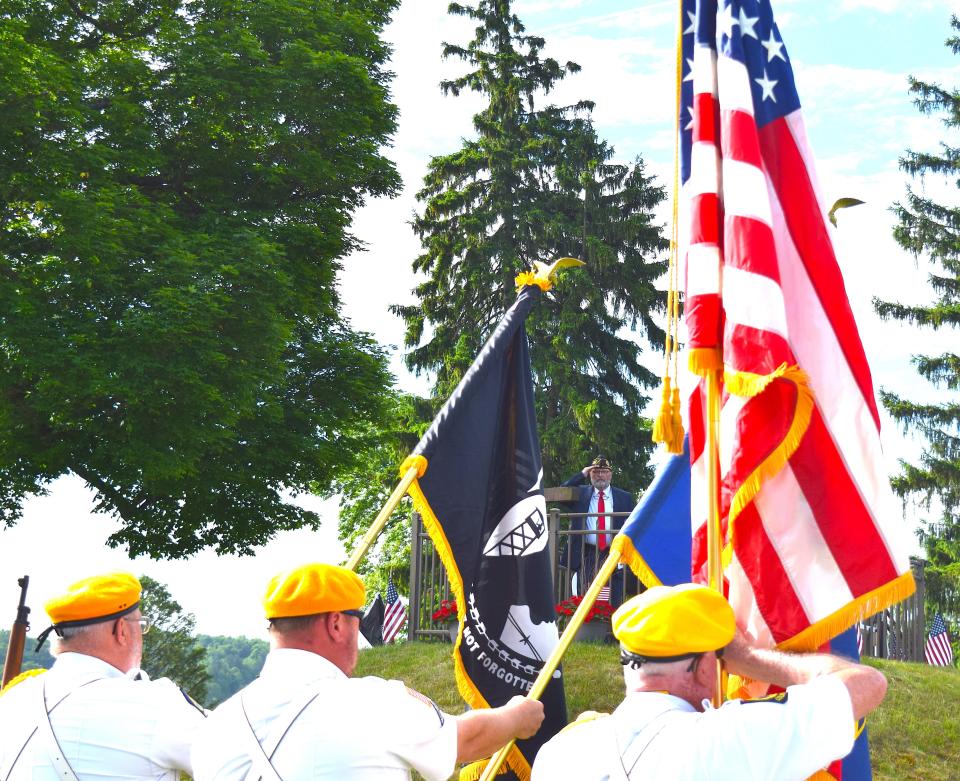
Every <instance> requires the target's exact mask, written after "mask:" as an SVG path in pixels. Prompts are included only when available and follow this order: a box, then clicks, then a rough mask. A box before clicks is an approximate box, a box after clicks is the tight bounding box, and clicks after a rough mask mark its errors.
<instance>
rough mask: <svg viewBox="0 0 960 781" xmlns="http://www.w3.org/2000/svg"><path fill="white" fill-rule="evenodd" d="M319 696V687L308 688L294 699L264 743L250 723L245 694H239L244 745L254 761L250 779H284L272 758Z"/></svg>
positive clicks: (272, 780) (279, 780)
mask: <svg viewBox="0 0 960 781" xmlns="http://www.w3.org/2000/svg"><path fill="white" fill-rule="evenodd" d="M319 696H320V691H319V689H308V690H307V691H306V692H304V694H303V696H302V697H301V698H300V699H298V700H294V702H293V703H292V704H290V705H289V706H288V707H287V708H286V710H285V711H284V712H283V713H282V714H281V716H280V718H279V719H277V721H276V722H274V724H273V725H272V726H271V733H270V735H269V736H268V737H267V739H266V740H265V741H264V742H263V743H261V742H260V739H259V738H258V737H257V733H256V732H254V729H253V725H252V724H251V723H250V717H249V716H248V715H247V709H246V707H245V706H244V704H243V694H242V693H241V694H239V695H238V696H237V700H238V702H239V705H240V713H241V715H242V716H243V724H242V725H241V729H240V733H241V735H242V736H243V747H244V751H246V752H247V754H248V755H249V756H250V761H251V762H253V769H252V772H251V774H250V775H249V776H248V778H249V779H256V778H260V779H262V781H283V779H282V778H281V777H280V774H279V773H277V771H276V768H274V766H273V763H272V762H271V761H270V760H271V759H272V758H273V755H274V753H276V750H277V747H278V746H279V745H280V741H282V740H283V739H284V737H285V736H286V734H287V733H288V732H289V731H290V727H292V726H293V724H294V722H295V721H296V720H297V719H298V718H300V714H301V713H303V711H304V710H306V707H307V706H308V705H309V704H310V703H311V702H313V701H314V700H315V699H317V697H319Z"/></svg>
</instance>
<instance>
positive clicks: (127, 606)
mask: <svg viewBox="0 0 960 781" xmlns="http://www.w3.org/2000/svg"><path fill="white" fill-rule="evenodd" d="M139 603H140V581H139V580H137V579H136V578H135V577H134V576H133V575H131V574H130V573H129V572H109V573H107V574H106V575H94V576H93V577H91V578H84V579H83V580H78V581H77V582H76V583H74V584H72V585H71V586H70V587H69V588H68V589H67V593H66V594H63V595H61V596H59V597H54V598H53V599H51V600H50V601H49V602H47V604H46V605H44V606H43V607H44V610H46V611H47V615H48V616H50V620H51V621H52V622H53V623H54V624H68V623H73V622H77V621H79V622H88V623H94V619H105V618H110V617H112V616H121V615H123V614H124V613H129V612H131V611H132V610H134V609H135V608H136V607H137V605H138V604H139Z"/></svg>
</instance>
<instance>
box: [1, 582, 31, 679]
mask: <svg viewBox="0 0 960 781" xmlns="http://www.w3.org/2000/svg"><path fill="white" fill-rule="evenodd" d="M17 585H19V586H20V602H19V603H18V605H17V617H16V619H14V622H13V627H11V629H10V639H9V640H8V642H7V655H6V658H5V659H4V662H3V683H2V685H3V686H6V685H7V684H8V683H9V682H10V681H11V680H12V679H13V678H16V677H17V676H18V675H19V674H20V670H21V668H22V667H23V649H24V646H26V644H27V630H28V629H29V628H30V608H28V607H27V586H29V585H30V576H29V575H24V576H23V577H22V578H17Z"/></svg>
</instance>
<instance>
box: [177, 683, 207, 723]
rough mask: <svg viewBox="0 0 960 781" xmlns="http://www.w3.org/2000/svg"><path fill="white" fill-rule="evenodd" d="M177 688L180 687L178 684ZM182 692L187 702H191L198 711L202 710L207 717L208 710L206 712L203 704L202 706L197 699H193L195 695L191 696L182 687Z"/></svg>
mask: <svg viewBox="0 0 960 781" xmlns="http://www.w3.org/2000/svg"><path fill="white" fill-rule="evenodd" d="M177 688H178V689H179V688H180V687H179V686H178V687H177ZM180 693H181V694H182V695H183V699H185V700H186V701H187V702H189V703H190V704H191V705H192V706H193V707H194V708H196V709H197V710H198V711H200V712H201V713H202V714H203V716H204V718H206V716H207V712H206V710H204V708H203V706H202V705H201V704H200V703H199V702H197V701H196V700H195V699H193V697H191V696H190V695H189V694H187V693H186V692H185V691H184V690H183V689H180Z"/></svg>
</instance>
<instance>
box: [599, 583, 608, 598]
mask: <svg viewBox="0 0 960 781" xmlns="http://www.w3.org/2000/svg"><path fill="white" fill-rule="evenodd" d="M609 601H610V584H609V583H608V584H607V585H606V586H604V587H603V588H602V589H600V593H599V594H597V602H609Z"/></svg>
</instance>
